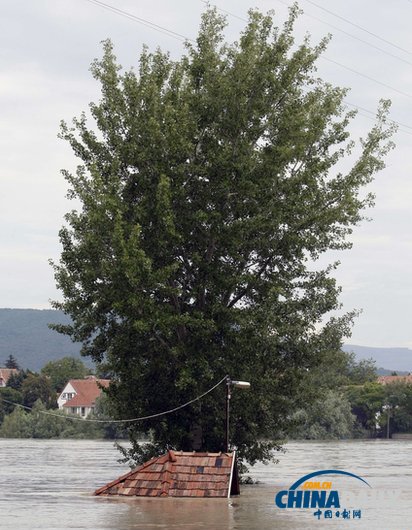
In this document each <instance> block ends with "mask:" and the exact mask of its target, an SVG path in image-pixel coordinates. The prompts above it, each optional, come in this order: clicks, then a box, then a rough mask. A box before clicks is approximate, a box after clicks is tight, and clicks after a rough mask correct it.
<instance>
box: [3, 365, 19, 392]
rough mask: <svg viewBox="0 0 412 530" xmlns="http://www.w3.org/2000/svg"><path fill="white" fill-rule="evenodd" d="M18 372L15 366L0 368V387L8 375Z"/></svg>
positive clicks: (5, 383) (4, 383) (4, 384)
mask: <svg viewBox="0 0 412 530" xmlns="http://www.w3.org/2000/svg"><path fill="white" fill-rule="evenodd" d="M18 373H19V370H17V368H0V387H1V388H3V387H5V386H6V385H7V381H8V380H9V379H10V377H11V376H12V375H15V374H18Z"/></svg>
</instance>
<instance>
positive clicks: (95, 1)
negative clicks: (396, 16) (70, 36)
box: [86, 0, 412, 134]
mask: <svg viewBox="0 0 412 530" xmlns="http://www.w3.org/2000/svg"><path fill="white" fill-rule="evenodd" d="M86 1H87V2H89V3H91V4H94V5H97V6H100V7H103V8H104V9H107V10H109V11H111V12H113V13H116V14H118V15H121V16H124V17H126V18H129V19H131V20H134V21H135V22H139V23H141V24H143V25H145V26H147V27H149V28H151V29H154V30H156V31H159V32H160V33H163V34H165V35H168V36H170V37H173V38H176V39H178V40H181V41H182V40H183V41H190V42H194V40H193V39H190V38H188V37H186V36H185V35H182V34H180V33H177V32H175V31H172V30H169V29H167V28H165V27H163V26H159V25H157V24H154V23H153V22H150V21H149V20H145V19H143V18H141V17H137V16H136V15H133V14H132V13H128V12H127V11H123V10H122V9H118V8H116V7H114V6H111V5H109V4H106V3H104V2H101V1H100V0H86ZM200 1H201V2H202V3H204V4H206V5H214V6H215V7H216V8H217V9H219V11H222V12H224V13H226V14H228V15H230V16H232V17H235V18H238V19H239V20H242V21H244V22H247V20H246V19H245V18H242V17H240V16H238V15H236V14H234V13H231V12H230V11H227V10H225V9H222V8H220V7H219V6H218V5H217V4H211V3H210V2H208V0H200ZM277 1H278V2H281V3H282V4H284V5H287V6H288V5H289V4H287V3H286V2H285V1H283V0H277ZM307 1H308V2H309V3H312V4H313V5H315V6H316V7H319V8H320V9H324V8H322V7H321V6H318V5H317V4H315V3H314V2H312V1H310V0H307ZM409 1H410V2H411V3H412V0H409ZM324 10H325V11H327V12H330V11H328V10H327V9H324ZM330 13H331V14H333V15H335V14H334V13H332V12H330ZM307 16H310V17H312V18H315V20H319V21H320V22H323V23H325V24H328V23H327V22H324V21H322V20H320V19H317V18H316V17H313V16H312V15H307ZM335 16H337V17H338V18H341V19H343V20H344V21H345V22H349V23H351V22H350V21H347V20H346V19H344V18H343V17H340V16H339V15H335ZM351 24H352V23H351ZM352 25H355V26H356V24H352ZM332 27H334V28H335V29H337V30H338V31H341V32H342V33H344V34H346V35H349V36H351V37H353V38H355V39H357V40H359V41H361V42H363V43H365V44H368V45H369V46H372V47H373V48H376V49H378V50H379V51H381V52H382V53H386V54H387V55H390V56H391V57H394V58H397V59H399V60H401V61H403V62H406V63H407V64H412V63H410V62H409V61H406V60H405V59H402V58H401V57H399V56H397V55H394V54H391V53H390V52H386V51H385V50H383V49H381V48H379V47H377V46H374V45H373V44H370V43H368V42H366V41H364V40H362V39H360V38H358V37H355V36H354V35H351V34H350V33H347V32H346V31H344V30H341V29H339V28H336V27H335V26H333V25H332ZM356 27H358V26H356ZM360 29H364V28H361V27H360ZM364 31H366V32H368V33H370V32H369V31H367V30H364ZM372 35H374V34H372ZM381 40H382V39H381ZM385 42H386V41H385ZM389 44H391V43H389ZM395 47H397V46H395ZM400 49H402V48H400ZM403 51H407V50H403ZM407 53H409V52H407ZM322 58H323V59H325V60H327V61H329V62H332V63H334V64H336V65H337V66H340V67H341V68H345V69H346V70H349V71H351V72H353V73H356V74H358V75H360V76H362V77H365V78H366V79H369V80H370V81H373V82H374V83H377V84H379V85H381V86H384V87H386V88H389V89H390V90H394V91H395V92H398V93H399V94H402V95H404V96H406V97H412V95H411V94H408V93H407V92H403V91H402V90H399V89H397V88H395V87H392V86H390V85H387V84H385V83H383V82H381V81H378V80H377V79H374V78H373V77H370V76H367V75H366V74H363V73H361V72H358V71H357V70H354V69H353V68H350V67H348V66H345V65H343V64H341V63H339V62H337V61H334V60H332V59H328V58H326V57H322ZM351 106H352V107H356V108H358V109H361V107H357V106H356V105H351ZM362 110H364V111H365V112H368V113H370V114H374V112H373V111H370V110H367V109H362ZM375 121H376V120H375ZM392 121H393V123H395V124H397V125H401V126H404V127H407V128H408V129H411V127H410V126H409V125H403V124H400V123H398V122H396V121H394V120H392ZM400 132H405V133H407V131H400ZM407 134H408V133H407Z"/></svg>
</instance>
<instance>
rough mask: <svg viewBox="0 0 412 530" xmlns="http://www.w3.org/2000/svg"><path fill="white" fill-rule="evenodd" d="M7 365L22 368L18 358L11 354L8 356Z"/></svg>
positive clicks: (7, 366) (17, 368)
mask: <svg viewBox="0 0 412 530" xmlns="http://www.w3.org/2000/svg"><path fill="white" fill-rule="evenodd" d="M5 366H6V368H15V369H16V370H20V366H19V363H18V362H17V359H16V358H15V357H14V356H13V355H11V354H10V355H9V356H8V357H7V360H6V363H5Z"/></svg>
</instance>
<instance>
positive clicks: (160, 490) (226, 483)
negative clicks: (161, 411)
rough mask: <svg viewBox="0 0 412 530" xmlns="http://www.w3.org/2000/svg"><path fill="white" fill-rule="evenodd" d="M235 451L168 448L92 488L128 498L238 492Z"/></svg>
mask: <svg viewBox="0 0 412 530" xmlns="http://www.w3.org/2000/svg"><path fill="white" fill-rule="evenodd" d="M239 492H240V490H239V478H238V471H237V466H236V454H235V452H233V453H196V452H192V453H191V452H183V451H171V450H169V451H168V452H167V453H166V454H165V455H162V456H159V457H157V458H152V459H151V460H149V462H146V463H145V464H143V465H142V466H140V467H137V468H136V469H134V470H132V471H130V472H129V473H126V474H125V475H123V476H121V477H119V478H118V479H116V480H113V481H112V482H109V483H108V484H106V485H105V486H103V487H101V488H99V489H98V490H96V491H95V495H102V496H111V495H123V496H129V497H201V498H202V497H208V498H209V497H230V496H231V495H238V494H239Z"/></svg>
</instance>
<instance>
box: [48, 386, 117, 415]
mask: <svg viewBox="0 0 412 530" xmlns="http://www.w3.org/2000/svg"><path fill="white" fill-rule="evenodd" d="M109 384H110V380H109V379H97V378H96V377H94V376H87V377H86V378H85V379H70V381H69V382H68V383H67V384H66V386H65V387H64V388H63V391H62V393H61V394H60V396H59V397H58V398H57V405H58V407H59V409H62V410H65V411H66V412H68V413H70V414H77V415H78V416H81V417H83V418H86V417H87V416H88V415H89V414H90V413H91V412H93V411H94V409H95V406H96V399H97V398H98V397H99V396H100V395H101V393H102V387H103V388H107V387H108V386H109Z"/></svg>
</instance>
